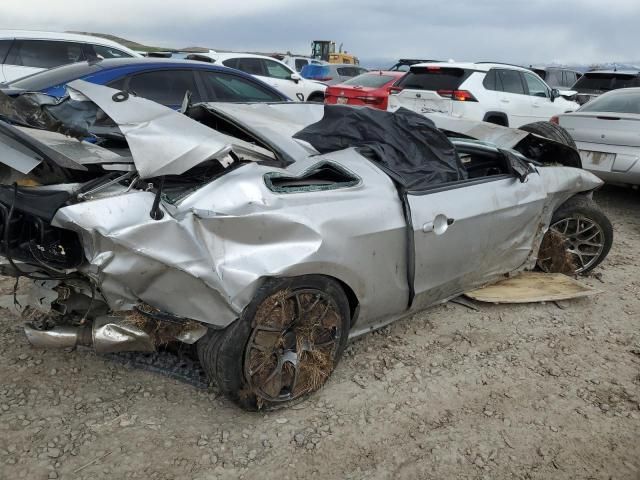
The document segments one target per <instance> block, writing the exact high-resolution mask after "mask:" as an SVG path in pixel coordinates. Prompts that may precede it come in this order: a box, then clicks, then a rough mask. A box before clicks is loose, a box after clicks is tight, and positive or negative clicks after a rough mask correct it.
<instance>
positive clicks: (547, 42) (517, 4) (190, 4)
mask: <svg viewBox="0 0 640 480" xmlns="http://www.w3.org/2000/svg"><path fill="white" fill-rule="evenodd" d="M2 3H3V5H2V8H1V12H2V13H1V15H0V28H24V29H45V30H57V31H64V30H81V31H92V32H101V33H110V34H113V35H118V36H121V37H125V38H127V39H130V40H134V41H138V42H141V43H147V44H151V45H157V46H163V47H164V46H166V47H187V46H204V47H210V48H218V49H226V50H235V51H247V50H248V51H264V52H269V51H282V52H286V51H287V50H290V51H295V52H300V53H308V52H309V50H310V47H309V45H310V42H311V40H314V39H330V40H335V41H336V42H337V43H338V44H340V43H344V48H345V49H347V50H348V51H350V52H352V53H354V54H356V55H358V56H359V57H360V58H361V59H363V60H365V61H366V60H367V59H368V60H369V61H373V60H379V59H395V58H400V57H405V58H407V57H417V58H439V59H440V58H442V59H449V58H453V59H455V60H458V61H463V60H470V61H471V60H477V61H479V60H495V61H503V62H518V63H542V62H544V63H549V62H559V63H574V62H575V63H590V62H607V61H617V62H620V61H638V60H640V52H639V51H638V44H639V43H640V33H639V32H640V28H639V26H640V0H604V1H603V0H447V1H444V0H439V1H435V0H401V1H393V0H348V1H346V0H324V1H320V0H270V1H263V0H179V1H167V0H164V1H162V0H160V1H158V0H153V1H151V0H108V1H107V0H100V1H96V0H57V1H52V0H21V1H19V2H17V1H16V2H10V1H9V0H2Z"/></svg>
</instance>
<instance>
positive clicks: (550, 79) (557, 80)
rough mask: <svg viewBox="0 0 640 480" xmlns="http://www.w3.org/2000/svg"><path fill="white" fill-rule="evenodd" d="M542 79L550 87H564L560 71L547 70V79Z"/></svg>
mask: <svg viewBox="0 0 640 480" xmlns="http://www.w3.org/2000/svg"><path fill="white" fill-rule="evenodd" d="M542 78H543V79H544V80H546V82H547V84H548V85H551V86H552V87H555V86H559V85H560V86H561V85H564V81H563V80H562V70H549V71H548V72H547V78H545V77H542Z"/></svg>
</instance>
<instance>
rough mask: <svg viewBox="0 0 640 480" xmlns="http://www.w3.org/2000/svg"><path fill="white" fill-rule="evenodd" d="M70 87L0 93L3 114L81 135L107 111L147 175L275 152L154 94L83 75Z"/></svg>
mask: <svg viewBox="0 0 640 480" xmlns="http://www.w3.org/2000/svg"><path fill="white" fill-rule="evenodd" d="M67 90H68V92H69V96H68V97H65V98H64V99H62V100H54V99H52V98H51V97H48V96H46V95H43V94H39V93H25V94H24V95H23V96H19V97H17V98H10V97H6V96H2V97H1V98H0V100H1V101H0V115H2V116H3V117H5V118H7V119H9V120H11V121H14V122H17V123H18V124H21V125H27V126H33V127H35V128H39V129H46V130H50V131H53V132H59V133H62V134H65V135H70V136H75V137H77V138H78V139H82V138H86V137H89V136H91V135H92V130H91V127H93V126H94V125H95V122H96V119H97V118H100V117H104V116H105V114H106V116H108V117H109V118H110V119H111V120H112V121H113V122H114V123H115V124H116V125H117V128H119V130H120V132H121V133H122V135H123V136H124V138H125V139H126V141H127V144H128V147H129V150H130V152H131V157H132V158H133V162H134V164H135V167H136V170H137V172H138V174H139V176H140V177H141V178H143V179H146V178H152V177H158V176H162V175H180V174H182V173H184V172H186V171H187V170H189V169H191V168H193V167H195V166H197V165H199V164H201V163H203V162H206V161H208V160H218V161H219V162H220V163H221V164H222V165H223V166H225V167H226V166H228V165H229V164H230V163H232V162H233V161H234V159H233V158H232V157H231V156H230V155H229V152H231V151H234V152H235V153H236V154H237V155H238V156H240V157H243V158H244V157H246V158H244V159H249V160H274V158H275V156H274V155H273V153H272V152H270V151H268V150H266V149H264V148H261V147H258V146H256V145H253V144H251V143H249V142H246V141H243V140H241V139H238V138H235V137H231V136H229V135H225V134H223V133H221V132H218V131H216V130H214V129H212V128H209V127H207V126H205V125H203V124H201V123H199V122H197V121H195V120H193V119H191V118H189V117H188V116H186V115H184V114H182V113H179V112H176V111H174V110H172V109H170V108H168V107H165V106H163V105H160V104H158V103H156V102H153V101H151V100H146V99H144V98H140V97H136V96H134V95H130V94H128V93H126V92H121V91H119V90H115V89H112V88H109V87H105V86H102V85H95V84H92V83H88V82H85V81H82V80H76V81H73V82H71V83H69V84H68V85H67ZM29 133H30V132H29V131H28V130H27V129H25V130H24V131H23V132H22V135H21V136H22V141H23V143H24V144H28V145H29V146H30V147H31V146H33V144H39V143H40V142H38V141H37V140H35V139H33V138H31V139H30V138H29V137H30V135H29ZM36 136H37V134H36ZM84 143H86V142H84ZM87 148H89V147H87ZM56 153H57V155H56V158H57V159H58V160H60V161H59V162H56V163H58V164H60V163H64V160H65V155H64V154H62V153H61V152H59V151H58V152H56ZM66 160H69V158H66ZM67 163H68V162H67ZM30 167H31V168H33V166H31V165H30ZM23 170H24V169H23Z"/></svg>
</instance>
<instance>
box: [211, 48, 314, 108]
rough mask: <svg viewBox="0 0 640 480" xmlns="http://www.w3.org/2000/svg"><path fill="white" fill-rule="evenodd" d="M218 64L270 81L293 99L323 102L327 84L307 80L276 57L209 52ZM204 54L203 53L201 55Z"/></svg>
mask: <svg viewBox="0 0 640 480" xmlns="http://www.w3.org/2000/svg"><path fill="white" fill-rule="evenodd" d="M204 55H206V56H207V57H210V58H211V59H212V60H214V62H215V63H216V64H218V63H219V64H222V65H224V66H225V67H230V68H235V69H236V70H241V71H243V72H245V73H248V74H250V75H253V76H254V77H256V78H258V79H260V80H262V81H263V82H265V83H268V84H269V85H271V86H272V87H274V88H276V89H277V90H280V91H281V92H282V93H284V94H285V95H286V96H287V97H289V98H291V99H292V100H297V101H300V102H305V101H306V102H323V101H324V91H325V90H326V89H327V86H326V85H323V84H321V83H319V82H314V81H313V80H307V79H304V78H302V77H301V76H300V74H299V73H298V72H296V71H295V70H293V69H292V68H291V67H289V66H288V65H285V64H284V63H282V62H281V61H279V60H276V59H275V58H271V57H266V56H264V55H253V54H250V53H208V54H204ZM200 56H202V54H201V55H200Z"/></svg>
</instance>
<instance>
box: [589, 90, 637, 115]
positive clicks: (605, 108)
mask: <svg viewBox="0 0 640 480" xmlns="http://www.w3.org/2000/svg"><path fill="white" fill-rule="evenodd" d="M580 111H581V112H603V113H636V114H640V93H638V92H628V91H624V90H620V91H617V92H614V93H610V94H608V95H603V96H601V97H597V98H595V99H593V100H591V101H590V102H589V103H587V104H586V105H584V106H583V107H582V108H581V109H580Z"/></svg>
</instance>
